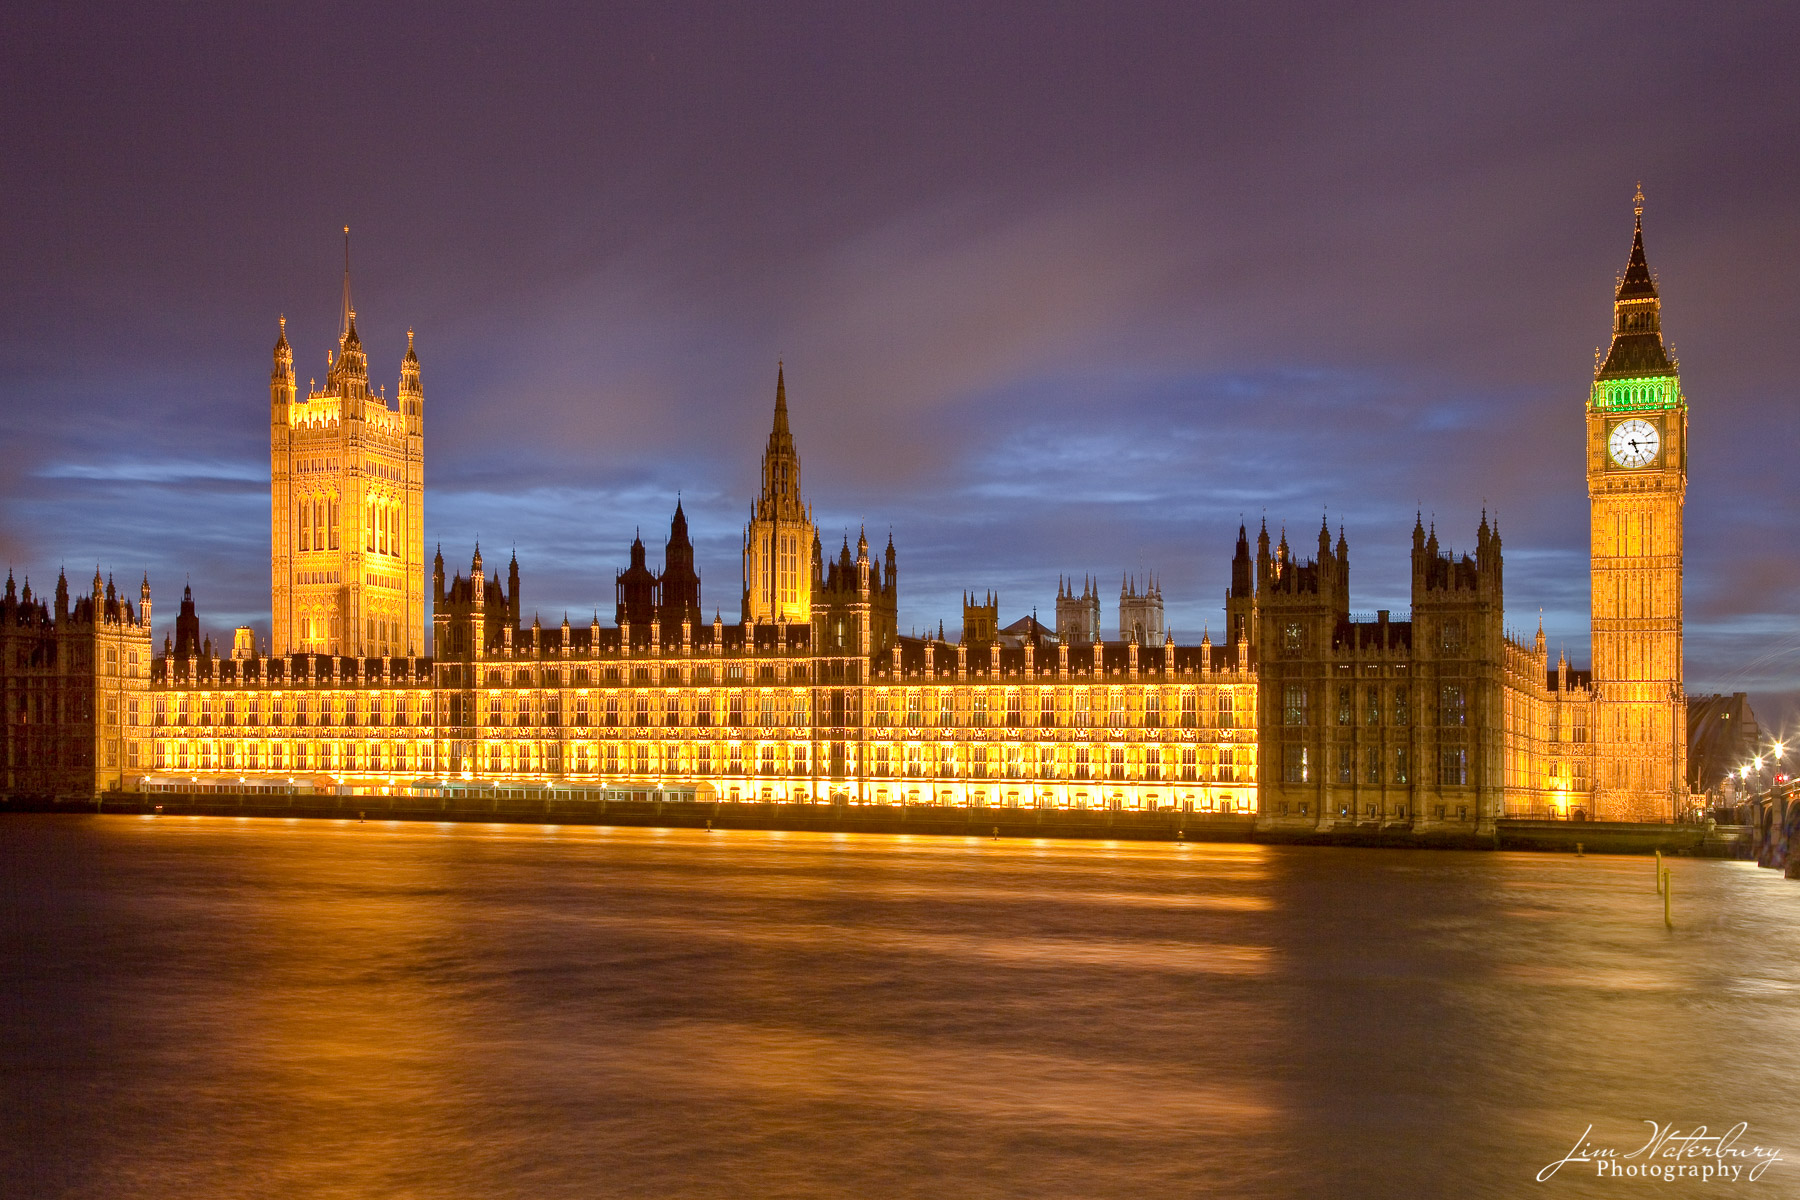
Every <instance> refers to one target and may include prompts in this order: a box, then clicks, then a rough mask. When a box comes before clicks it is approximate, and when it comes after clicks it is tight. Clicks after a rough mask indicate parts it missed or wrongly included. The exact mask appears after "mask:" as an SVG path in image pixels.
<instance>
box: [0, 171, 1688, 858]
mask: <svg viewBox="0 0 1800 1200" xmlns="http://www.w3.org/2000/svg"><path fill="white" fill-rule="evenodd" d="M1638 213H1639V219H1638V222H1637V230H1636V232H1635V234H1634V236H1633V240H1632V246H1631V254H1630V258H1629V261H1628V263H1627V266H1626V270H1625V272H1624V274H1623V275H1622V276H1621V277H1620V280H1619V285H1618V290H1617V294H1616V296H1615V300H1614V322H1613V330H1612V344H1611V348H1610V350H1609V352H1608V353H1607V354H1606V355H1605V356H1604V358H1603V359H1602V360H1599V361H1597V363H1596V368H1595V371H1594V377H1593V382H1592V387H1591V390H1590V392H1589V394H1588V399H1587V404H1586V414H1587V417H1586V439H1587V457H1586V461H1587V477H1588V491H1589V496H1590V501H1591V515H1592V548H1591V564H1592V577H1593V630H1592V634H1593V669H1592V670H1591V671H1578V670H1575V669H1572V668H1571V667H1570V665H1569V664H1568V663H1567V662H1565V661H1562V660H1561V659H1560V658H1559V660H1558V661H1556V662H1554V663H1552V662H1551V661H1550V660H1549V657H1548V655H1547V653H1546V650H1545V643H1544V635H1543V631H1542V629H1541V626H1540V628H1539V630H1538V632H1537V635H1536V637H1535V639H1532V640H1527V641H1517V640H1514V639H1512V638H1510V637H1508V636H1507V634H1506V633H1505V629H1504V616H1505V612H1504V606H1503V602H1502V596H1503V591H1502V554H1501V540H1500V533H1499V530H1498V529H1497V528H1495V527H1493V526H1491V525H1490V524H1489V522H1488V520H1487V518H1486V516H1485V515H1484V516H1483V518H1482V521H1481V524H1480V527H1479V528H1478V529H1476V530H1475V531H1474V553H1473V554H1472V555H1468V554H1465V555H1461V556H1456V555H1454V554H1451V553H1449V552H1447V550H1446V549H1445V548H1443V547H1441V546H1440V544H1439V541H1438V537H1437V534H1436V531H1435V530H1431V531H1427V530H1426V529H1425V528H1424V527H1422V526H1415V528H1414V530H1413V535H1412V610H1411V612H1410V613H1409V614H1394V613H1388V612H1380V613H1377V614H1375V615H1374V616H1373V617H1368V618H1365V617H1360V616H1352V614H1351V609H1350V583H1349V570H1350V558H1349V549H1348V546H1347V543H1346V539H1345V537H1344V535H1343V533H1342V531H1341V530H1340V532H1339V533H1338V535H1337V538H1336V540H1335V543H1334V541H1333V539H1332V537H1331V536H1330V534H1329V532H1328V530H1326V529H1324V528H1321V529H1320V531H1319V535H1318V543H1317V546H1316V548H1313V549H1312V553H1311V555H1310V557H1308V556H1306V554H1305V552H1304V551H1303V549H1302V548H1301V547H1297V546H1290V545H1289V543H1288V539H1287V537H1286V535H1285V533H1283V534H1281V535H1280V536H1279V537H1278V538H1277V539H1276V540H1275V542H1274V544H1273V545H1272V544H1271V539H1270V536H1269V533H1268V530H1267V528H1266V527H1265V528H1264V529H1262V530H1260V531H1259V532H1258V533H1257V534H1256V535H1255V537H1254V538H1252V537H1251V535H1250V534H1249V531H1247V530H1245V529H1241V528H1240V530H1239V532H1238V538H1237V545H1236V548H1235V554H1234V556H1233V558H1232V561H1231V573H1230V586H1229V588H1228V589H1227V592H1226V597H1225V622H1224V625H1223V628H1222V636H1221V639H1220V641H1219V642H1217V643H1214V642H1213V641H1212V640H1211V639H1210V637H1203V638H1202V639H1201V641H1200V643H1199V644H1198V645H1177V644H1176V643H1175V641H1174V639H1173V638H1172V637H1171V636H1170V635H1169V634H1168V633H1166V632H1165V630H1164V624H1163V611H1162V595H1161V591H1160V589H1159V588H1158V587H1157V586H1156V584H1155V583H1154V582H1153V581H1152V582H1150V583H1149V584H1148V585H1147V586H1146V587H1144V588H1143V589H1141V590H1140V589H1139V588H1138V586H1137V585H1136V583H1135V581H1133V582H1127V583H1126V584H1125V586H1124V588H1123V589H1122V592H1121V596H1120V601H1119V628H1118V637H1117V638H1116V640H1115V639H1113V638H1109V637H1107V636H1106V634H1107V633H1108V632H1109V631H1108V630H1106V629H1104V628H1103V626H1102V622H1101V617H1100V597H1099V591H1098V588H1097V586H1096V585H1095V584H1093V583H1092V582H1086V581H1084V582H1083V583H1082V584H1079V585H1077V584H1064V585H1059V588H1058V596H1057V600H1056V626H1055V629H1054V630H1051V629H1048V628H1045V627H1044V626H1042V625H1040V624H1039V623H1038V622H1037V620H1036V619H1035V617H1033V618H1025V619H1023V620H1021V621H1019V622H1017V623H1015V624H1012V625H1007V626H1004V627H1003V626H1002V625H1001V624H1000V617H999V608H998V604H997V602H996V601H995V600H994V598H993V597H992V596H991V595H983V596H976V595H970V596H967V597H965V603H964V607H963V619H962V627H961V631H960V635H959V636H958V637H957V638H956V639H955V640H953V641H952V640H948V639H946V638H945V637H944V636H943V633H942V629H941V627H940V630H939V635H938V636H936V637H931V636H927V637H909V636H903V635H902V634H901V633H900V631H899V627H898V621H897V601H898V588H899V570H898V565H897V562H896V555H895V550H894V545H893V542H892V539H891V537H890V539H889V541H888V544H887V546H886V547H885V549H883V550H881V551H880V552H878V553H872V552H871V550H870V547H869V545H868V543H867V541H866V539H865V538H863V537H860V536H859V537H858V539H857V542H856V546H855V548H854V550H853V549H852V548H851V547H850V546H849V544H848V542H847V541H846V544H844V545H843V546H842V547H841V548H840V549H839V550H838V551H837V552H836V553H835V554H832V555H828V554H827V553H826V552H825V551H824V549H823V547H822V545H821V543H820V540H819V535H818V529H817V526H816V524H815V522H814V519H813V511H812V507H811V505H810V504H808V503H807V501H806V499H805V496H804V493H803V492H802V489H801V475H800V455H799V451H798V448H797V445H796V442H795V439H794V436H793V433H792V432H791V430H790V427H789V415H788V407H787V396H786V389H785V382H784V380H783V378H782V375H781V372H780V371H779V370H778V371H777V376H776V381H775V403H774V419H773V426H772V428H771V429H770V432H769V438H768V444H767V447H766V448H765V450H764V452H763V459H762V478H761V492H760V495H758V496H757V497H756V500H755V504H754V507H753V510H752V514H751V517H750V520H749V524H748V526H747V528H746V529H745V531H744V539H743V592H742V596H741V605H740V607H739V611H738V619H737V620H736V621H733V622H731V623H729V624H727V623H725V622H723V621H722V620H721V619H720V617H719V616H718V615H715V616H714V617H713V618H712V620H710V621H708V620H706V619H704V617H703V614H702V610H701V604H700V577H699V574H698V573H697V571H696V569H695V565H694V551H693V547H692V545H691V544H690V542H689V539H688V533H687V521H686V517H685V515H684V514H683V512H682V509H681V506H680V505H679V503H678V504H677V505H676V507H675V512H674V519H673V521H672V522H671V524H670V528H669V537H668V541H667V542H666V544H665V546H664V551H663V561H662V567H661V570H660V571H659V570H655V569H653V568H652V567H651V566H650V565H649V563H648V561H647V558H646V552H645V547H644V545H643V543H642V541H641V540H639V541H635V542H634V543H633V544H632V547H631V558H630V563H629V565H628V566H627V567H626V569H625V570H624V571H622V572H620V573H619V574H618V576H617V581H616V584H617V608H616V611H615V613H614V620H613V623H612V624H610V625H602V624H600V622H599V620H598V619H597V618H596V619H595V620H593V621H591V622H589V623H587V624H584V625H571V624H569V622H568V620H567V619H566V618H565V619H564V620H563V622H562V623H561V624H560V625H557V626H551V627H544V626H543V625H541V624H540V623H539V622H538V620H536V619H535V618H534V619H533V620H532V621H530V622H529V623H527V622H526V621H525V620H524V615H525V609H524V605H523V600H522V597H521V590H520V573H519V564H518V562H517V560H516V558H515V559H514V560H513V561H511V562H509V563H508V564H507V565H506V568H505V572H504V577H503V576H502V572H501V571H500V570H499V569H497V568H496V569H493V570H492V572H491V573H490V569H489V567H488V565H487V564H486V563H485V562H484V560H483V558H482V555H481V551H480V548H479V546H477V547H476V548H475V549H474V553H473V554H472V556H471V558H470V560H469V562H468V564H467V565H466V567H464V566H462V565H460V564H458V565H457V566H455V567H447V566H446V564H445V561H444V558H443V555H442V553H441V552H440V553H438V554H437V555H436V556H435V558H433V559H432V560H430V561H428V560H427V559H426V556H425V535H424V499H425V466H424V463H425V458H424V392H423V389H422V386H421V383H420V373H419V359H418V357H417V355H416V354H415V353H414V351H413V346H412V341H413V338H412V334H411V333H410V332H409V333H408V334H407V350H406V356H405V358H404V359H403V360H402V362H401V367H400V380H399V388H398V393H397V396H396V397H395V406H394V407H390V406H389V403H388V401H387V399H386V398H385V396H383V395H380V394H378V393H376V392H372V391H371V389H370V386H369V376H368V359H367V356H366V354H365V352H364V350H363V346H362V342H361V339H360V338H359V336H358V334H357V329H356V315H355V310H354V309H353V308H352V306H351V304H350V296H349V282H348V272H346V279H345V290H344V304H343V313H342V325H341V329H340V333H339V338H338V346H337V349H336V352H335V354H334V355H332V356H331V364H330V370H329V373H328V374H327V376H326V379H325V381H324V385H323V386H322V387H317V386H313V387H309V388H308V391H307V393H306V394H305V395H304V396H302V395H300V394H299V393H298V391H297V389H296V387H295V380H294V366H293V353H292V351H291V349H290V347H289V345H288V341H287V336H286V326H285V321H284V322H283V327H282V332H281V336H280V338H279V339H278V340H277V341H276V343H275V351H274V370H273V373H272V375H271V377H270V386H269V453H270V497H271V522H270V531H269V532H270V543H271V544H270V607H271V613H272V617H273V637H272V644H270V645H269V646H267V648H266V652H265V651H262V650H259V648H258V647H257V645H256V640H255V639H254V638H253V637H252V636H251V635H250V632H249V630H248V629H242V630H239V632H238V635H237V638H236V641H235V645H234V646H233V647H232V649H231V650H230V652H229V653H225V652H215V650H214V648H213V646H212V644H211V641H210V639H205V638H203V637H202V636H201V632H200V627H199V622H198V618H197V616H196V613H195V609H194V601H193V598H192V595H191V593H184V596H183V599H182V602H181V608H180V614H179V617H178V619H177V621H176V632H175V634H174V636H173V637H172V638H170V639H167V640H165V643H164V645H163V646H162V647H161V648H160V650H159V649H157V648H156V647H155V646H154V645H153V643H152V637H151V607H152V606H151V597H150V586H149V582H148V580H146V581H145V582H144V584H143V586H142V588H141V590H140V595H139V598H138V603H137V604H136V606H135V607H134V606H133V604H132V603H131V601H130V599H129V598H128V597H126V596H124V595H121V594H120V593H119V591H118V590H117V589H116V588H115V587H114V585H113V584H112V583H111V582H110V581H107V580H103V579H102V577H101V575H100V574H99V573H98V572H96V574H95V576H94V579H93V584H92V588H91V591H90V594H88V595H85V596H80V597H77V598H76V599H74V601H73V602H72V603H71V599H70V592H69V587H68V583H67V580H66V579H59V580H58V581H57V584H56V590H55V595H54V599H53V600H51V601H46V600H45V599H43V598H42V597H34V596H33V594H32V592H31V589H30V585H29V583H27V584H26V585H25V587H24V589H23V591H20V590H19V589H17V588H16V586H15V584H14V581H13V579H12V578H11V576H10V574H9V576H8V579H7V583H6V592H5V598H4V601H0V691H3V696H0V701H3V704H4V708H3V709H0V715H3V716H4V726H3V728H4V739H5V740H4V745H3V746H0V750H3V752H4V758H3V760H0V791H3V792H4V794H9V795H56V796H71V795H85V796H89V797H92V796H95V795H97V794H103V793H107V792H113V791H132V790H142V789H146V788H150V789H155V788H157V787H159V786H165V787H166V786H169V785H170V784H171V783H176V782H179V783H180V784H182V785H184V786H185V785H187V784H207V783H212V784H224V785H232V786H242V787H264V786H268V787H290V788H291V787H312V788H316V789H318V790H331V791H337V792H340V793H342V792H343V791H345V790H349V791H351V792H353V793H368V792H375V793H390V794H391V793H396V792H410V793H417V792H425V793H431V792H440V793H441V792H444V791H445V790H447V789H458V788H460V789H465V790H467V789H479V788H538V789H560V788H569V789H607V788H627V789H629V788H636V789H640V790H655V791H656V792H658V793H661V794H664V795H676V796H684V797H688V798H695V799H703V800H720V801H728V800H756V801H770V800H773V801H780V802H786V803H793V802H814V803H827V802H835V803H851V804H858V803H861V804H950V805H993V806H1004V805H1022V806H1058V807H1101V808H1128V809H1144V808H1150V809H1155V808H1173V809H1181V810H1187V811H1194V812H1201V813H1204V812H1213V813H1221V812H1231V813H1251V814H1255V815H1256V817H1257V819H1258V822H1259V824H1260V825H1262V826H1263V827H1265V828H1270V829H1276V830H1279V829H1293V830H1296V831H1300V830H1306V829H1315V828H1330V827H1338V826H1344V825H1369V826H1373V827H1400V828H1405V829H1412V830H1426V831H1429V830H1434V829H1442V830H1446V831H1452V832H1455V831H1465V832H1480V831H1482V830H1485V829H1491V828H1492V823H1493V821H1494V819H1495V818H1497V817H1502V816H1507V815H1539V816H1543V815H1559V816H1574V815H1581V816H1587V817H1591V818H1596V819H1603V820H1651V821H1656V820H1664V821H1666V820H1671V819H1674V817H1675V816H1676V815H1678V814H1679V813H1680V812H1681V811H1682V810H1683V809H1684V808H1685V807H1686V806H1687V805H1688V802H1689V795H1688V793H1689V787H1688V783H1687V770H1686V745H1687V743H1686V738H1685V733H1686V720H1685V706H1686V696H1685V694H1684V691H1683V687H1682V592H1681V585H1682V504H1683V496H1684V493H1685V489H1686V480H1687V402H1686V398H1685V397H1684V396H1683V394H1682V391H1681V383H1680V376H1679V373H1678V369H1677V366H1676V364H1675V363H1674V362H1673V361H1672V360H1671V359H1670V358H1669V356H1668V354H1667V353H1666V351H1665V349H1664V345H1663V339H1662V333H1661V327H1660V300H1659V298H1658V293H1657V288H1656V283H1655V281H1654V279H1653V277H1652V276H1651V273H1650V270H1649V268H1648V266H1647V264H1646V261H1645V258H1644V247H1643V232H1642V206H1641V196H1640V204H1639V208H1638ZM428 605H429V607H427V606H428ZM427 635H429V640H427ZM427 650H429V656H427ZM221 651H222V648H221Z"/></svg>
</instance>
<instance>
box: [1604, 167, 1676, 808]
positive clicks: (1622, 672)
mask: <svg viewBox="0 0 1800 1200" xmlns="http://www.w3.org/2000/svg"><path fill="white" fill-rule="evenodd" d="M1636 211H1637V228H1636V231H1635V232H1634V234H1633V236H1632V241H1631V260H1630V262H1629V263H1627V264H1626V267H1625V274H1624V276H1623V277H1622V278H1621V279H1620V280H1619V290H1618V294H1617V296H1616V297H1615V298H1614V300H1613V338H1612V347H1611V349H1610V350H1609V351H1608V352H1607V355H1606V358H1605V359H1604V360H1603V361H1602V362H1600V364H1599V366H1598V368H1597V369H1596V370H1595V372H1594V387H1593V391H1592V392H1591V393H1590V395H1589V397H1588V406H1587V477H1588V500H1589V505H1590V512H1591V516H1592V531H1591V532H1592V546H1591V556H1592V557H1591V561H1592V571H1593V614H1594V628H1593V633H1594V695H1595V705H1596V710H1597V711H1596V713H1595V720H1594V741H1595V746H1594V765H1595V777H1594V810H1595V816H1596V817H1598V818H1599V819H1600V820H1609V821H1669V820H1673V819H1674V818H1675V816H1676V815H1677V813H1678V812H1679V811H1680V806H1681V801H1682V799H1683V798H1684V797H1685V796H1686V794H1687V697H1686V694H1685V693H1684V692H1683V690H1682V669H1681V556H1682V537H1681V509H1682V502H1683V498H1684V496H1685V494H1686V492H1687V398H1686V397H1685V396H1684V395H1682V392H1681V374H1680V370H1679V368H1678V366H1677V364H1676V363H1675V362H1674V361H1673V360H1671V359H1670V358H1669V355H1668V353H1667V351H1666V350H1665V349H1664V348H1663V340H1662V301H1661V299H1660V297H1659V296H1658V295H1657V291H1656V281H1655V279H1653V278H1652V277H1651V275H1650V267H1649V264H1648V263H1647V262H1646V261H1645V259H1644V195H1643V192H1642V190H1640V191H1639V192H1638V194H1637V197H1636Z"/></svg>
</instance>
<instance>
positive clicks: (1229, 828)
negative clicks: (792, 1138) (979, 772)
mask: <svg viewBox="0 0 1800 1200" xmlns="http://www.w3.org/2000/svg"><path fill="white" fill-rule="evenodd" d="M5 811H12V812H25V811H33V812H67V813H77V812H80V813H92V812H95V811H99V812H109V813H142V814H152V815H154V814H158V813H160V814H162V815H164V816H220V817H282V818H287V817H299V818H312V819H320V818H323V819H336V820H346V819H347V820H359V819H362V820H381V821H394V820H399V821H471V822H496V823H513V824H538V825H629V826H646V827H660V828H674V829H709V828H710V829H715V830H731V829H757V830H790V831H796V832H817V833H878V834H926V835H939V836H953V837H957V836H960V837H1005V838H1019V837H1027V838H1029V837H1047V838H1085V839H1096V838H1098V839H1114V840H1121V841H1193V842H1257V843H1263V844H1279V845H1326V846H1380V847H1395V848H1408V847H1411V848H1441V849H1469V850H1539V851H1548V852H1552V853H1569V854H1573V853H1577V852H1578V851H1577V846H1578V844H1579V846H1580V852H1584V853H1588V854H1650V853H1652V852H1654V851H1658V850H1660V851H1662V852H1663V853H1664V854H1678V855H1699V856H1704V857H1712V858H1735V857H1741V856H1743V854H1744V853H1745V852H1746V850H1747V848H1748V842H1747V839H1746V832H1747V831H1746V830H1745V829H1744V828H1741V827H1738V826H1731V825H1725V826H1706V825H1637V824H1625V823H1615V822H1601V821H1516V820H1505V821H1501V822H1499V823H1498V827H1497V829H1496V830H1495V832H1494V833H1493V834H1490V835H1485V836H1479V837H1476V836H1470V835H1467V834H1448V833H1431V832H1415V831H1413V830H1409V829H1402V828H1394V827H1391V826H1390V827H1381V826H1376V825H1364V826H1354V827H1349V828H1344V827H1339V828H1333V829H1322V830H1308V831H1304V832H1301V831H1294V830H1279V831H1275V830H1260V829H1258V828H1257V824H1256V818H1255V817H1254V816H1249V815H1244V816H1221V815H1217V814H1206V813H1192V812H1168V811H1165V812H1136V811H1119V810H1108V809H1055V808H950V807H943V806H934V805H843V804H837V805H833V804H775V803H757V802H748V801H737V802H731V801H717V802H699V803H687V802H681V801H669V800H665V801H656V800H641V801H638V800H633V801H617V800H615V801H595V800H585V801H566V800H562V801H559V800H530V799H522V798H511V799H509V798H492V797H479V798H476V797H436V796H430V797H414V796H334V795H240V794H235V793H204V794H201V793H183V792H166V793H157V794H155V795H147V794H143V793H123V794H115V795H109V796H104V797H102V798H100V799H99V800H97V801H95V800H84V801H70V800H63V801H52V800H38V801H31V800H22V799H19V798H12V799H9V800H0V812H5Z"/></svg>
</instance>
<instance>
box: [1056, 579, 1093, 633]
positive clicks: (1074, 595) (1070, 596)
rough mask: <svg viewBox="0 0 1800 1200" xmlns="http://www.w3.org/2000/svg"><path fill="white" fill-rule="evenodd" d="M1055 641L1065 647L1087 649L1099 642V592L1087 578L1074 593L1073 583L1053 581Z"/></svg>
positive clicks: (1071, 580)
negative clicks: (1054, 586) (1054, 582)
mask: <svg viewBox="0 0 1800 1200" xmlns="http://www.w3.org/2000/svg"><path fill="white" fill-rule="evenodd" d="M1056 640H1057V641H1059V642H1061V643H1062V644H1063V645H1065V646H1091V645H1093V644H1094V643H1095V642H1097V641H1099V640H1100V589H1099V588H1098V587H1096V586H1095V584H1094V581H1093V580H1092V579H1091V578H1088V577H1087V576H1085V575H1084V576H1083V577H1082V580H1081V591H1080V592H1076V590H1075V581H1074V580H1073V579H1064V578H1062V577H1061V576H1058V577H1057V580H1056Z"/></svg>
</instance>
